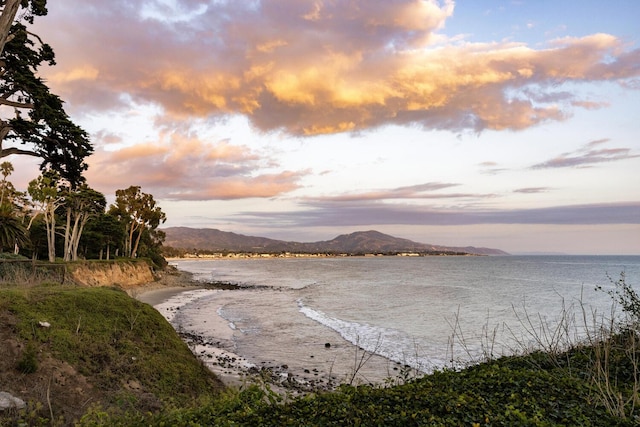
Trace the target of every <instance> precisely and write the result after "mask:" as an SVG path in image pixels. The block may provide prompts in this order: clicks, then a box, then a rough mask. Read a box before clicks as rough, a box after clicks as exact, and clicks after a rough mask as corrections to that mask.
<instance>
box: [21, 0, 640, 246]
mask: <svg viewBox="0 0 640 427" xmlns="http://www.w3.org/2000/svg"><path fill="white" fill-rule="evenodd" d="M48 8H49V14H48V16H46V17H43V18H40V19H38V20H37V21H36V25H34V28H33V29H34V32H35V33H37V34H38V35H40V36H41V37H42V39H43V40H44V41H46V42H48V43H49V44H51V45H52V47H53V48H54V50H55V52H56V58H57V65H56V66H55V67H51V68H48V69H43V70H42V75H43V76H44V77H45V78H46V80H47V82H48V84H49V86H50V87H51V89H52V91H53V92H54V93H56V94H58V95H60V96H61V97H62V98H63V99H64V100H65V102H66V109H67V112H68V113H69V114H70V115H71V117H72V118H73V120H74V121H75V122H76V123H78V124H80V125H81V126H82V127H83V128H84V129H85V130H87V131H88V132H89V133H90V134H91V140H92V142H93V144H94V145H95V150H96V151H95V154H94V155H93V156H91V157H90V158H89V160H88V163H89V164H90V168H89V170H88V172H87V179H88V183H89V185H90V186H91V187H93V188H95V189H97V190H99V191H102V192H103V193H105V194H106V195H107V196H108V197H109V200H110V201H112V200H113V194H114V192H115V190H116V189H119V188H126V187H128V186H130V185H140V186H141V187H142V191H144V192H147V193H151V194H153V195H154V197H155V198H156V200H158V201H159V204H160V206H161V208H162V209H163V211H164V212H165V213H166V214H167V217H168V221H167V222H166V224H165V226H188V227H198V228H200V227H208V228H218V229H221V230H223V231H232V232H236V233H240V234H247V235H256V236H264V237H270V238H276V239H282V240H297V241H317V240H329V239H332V238H333V237H335V236H337V235H338V234H342V233H349V232H353V231H358V230H370V229H375V230H378V231H381V232H384V233H388V234H392V235H394V236H397V237H403V238H408V239H411V240H414V241H418V242H423V243H433V244H441V245H474V246H486V247H493V248H499V249H502V250H505V251H507V252H511V253H523V252H563V253H574V254H636V255H639V254H640V25H638V17H640V2H639V1H637V0H611V1H607V2H605V1H600V0H581V1H575V0H555V1H550V0H522V1H482V0H480V1H477V0H464V1H463V0H461V1H455V2H454V1H447V0H440V1H437V0H251V1H242V0H233V1H232V0H206V1H205V0H140V1H124V0H110V1H104V0H100V1H99V0H55V1H49V2H48ZM9 160H10V161H12V162H13V163H14V165H15V166H16V172H15V173H14V175H13V176H12V177H11V178H12V180H13V182H14V184H16V186H17V187H19V185H22V186H25V187H26V182H27V181H28V180H30V179H33V178H35V177H36V176H37V174H38V171H37V167H36V166H35V162H34V160H31V159H18V158H15V157H12V158H9Z"/></svg>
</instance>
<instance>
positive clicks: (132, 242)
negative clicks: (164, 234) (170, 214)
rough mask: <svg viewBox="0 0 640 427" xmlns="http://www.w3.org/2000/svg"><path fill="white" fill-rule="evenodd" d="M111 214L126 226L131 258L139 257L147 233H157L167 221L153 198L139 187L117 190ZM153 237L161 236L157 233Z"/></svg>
mask: <svg viewBox="0 0 640 427" xmlns="http://www.w3.org/2000/svg"><path fill="white" fill-rule="evenodd" d="M109 214H111V215H114V216H116V217H117V218H118V219H119V220H120V221H122V222H123V223H124V224H125V225H126V229H127V235H126V240H125V254H126V256H128V257H130V258H135V257H136V256H138V247H139V245H140V240H141V239H142V236H143V235H144V233H145V231H149V232H153V231H155V230H156V229H157V228H158V226H159V225H160V224H162V223H164V222H165V221H166V219H167V218H166V215H165V214H164V212H162V209H160V207H159V206H156V201H155V200H154V198H153V196H152V195H151V194H148V193H143V192H142V191H141V189H140V187H139V186H134V185H132V186H130V187H129V188H127V189H124V190H116V202H115V204H114V205H111V207H110V209H109ZM151 237H152V238H154V237H161V235H159V234H157V233H156V235H155V236H154V235H151ZM160 243H161V242H160Z"/></svg>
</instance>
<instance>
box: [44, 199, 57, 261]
mask: <svg viewBox="0 0 640 427" xmlns="http://www.w3.org/2000/svg"><path fill="white" fill-rule="evenodd" d="M55 215H56V213H55V209H51V208H50V207H49V208H48V211H47V212H45V225H46V228H47V246H48V255H49V262H55V261H56V216H55Z"/></svg>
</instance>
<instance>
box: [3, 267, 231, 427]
mask: <svg viewBox="0 0 640 427" xmlns="http://www.w3.org/2000/svg"><path fill="white" fill-rule="evenodd" d="M112 264H115V263H112ZM127 265H129V264H126V265H125V266H127ZM6 268H7V266H5V265H0V269H3V270H2V272H3V273H5V272H6V271H5V270H6ZM103 270H104V269H103V268H102V264H97V271H98V273H99V274H101V273H102V272H103ZM70 274H71V273H70ZM2 278H3V279H5V277H4V276H3V277H2ZM54 279H57V278H55V277H54ZM45 280H46V278H45ZM16 283H17V281H16ZM0 326H1V327H0V342H2V345H0V392H2V393H5V396H6V393H8V394H9V395H11V396H14V397H15V398H18V399H21V400H22V401H24V402H25V403H26V405H27V407H26V409H25V411H26V412H25V413H23V414H22V415H20V414H17V413H16V412H13V411H2V410H0V425H2V426H4V425H6V426H9V425H56V426H62V425H65V426H66V425H74V423H73V420H74V419H75V420H77V419H79V418H80V417H81V416H83V415H84V414H86V413H87V412H88V411H90V410H92V408H95V409H96V410H97V409H98V408H100V410H108V411H109V413H111V414H114V415H116V414H123V413H125V412H129V411H135V412H137V413H145V412H149V411H152V412H155V411H159V410H161V409H165V408H167V407H173V406H175V405H178V406H182V405H187V404H193V402H197V401H198V400H199V399H202V398H203V397H207V396H208V397H209V398H211V397H213V396H215V395H217V394H219V393H220V392H221V391H222V390H223V388H224V386H223V384H222V382H221V381H220V380H219V379H218V378H217V377H216V376H215V375H214V374H213V373H212V372H211V371H210V370H208V369H207V368H206V367H205V366H204V365H203V364H202V363H201V362H200V361H199V360H198V359H197V358H196V357H195V356H194V355H193V353H192V352H191V349H190V348H189V347H188V346H187V344H186V343H185V342H184V341H182V340H181V338H180V336H179V335H178V334H177V333H176V331H175V330H174V329H173V327H172V326H171V325H170V324H169V323H168V322H167V321H166V320H165V319H164V317H162V315H161V314H160V313H159V312H158V311H156V310H155V309H154V308H153V307H151V306H150V305H147V304H144V303H142V302H139V301H137V300H136V299H134V298H132V297H130V296H129V295H127V293H126V292H124V291H123V290H120V289H117V288H115V287H86V286H78V285H67V284H65V285H62V284H55V280H54V281H48V280H46V281H45V282H44V283H42V284H31V283H20V284H11V283H7V282H6V281H5V280H1V281H0ZM0 400H2V399H0ZM16 417H18V418H21V419H22V420H23V421H26V423H25V424H21V423H17V422H16ZM47 419H51V422H48V421H47ZM14 422H16V423H15V424H14Z"/></svg>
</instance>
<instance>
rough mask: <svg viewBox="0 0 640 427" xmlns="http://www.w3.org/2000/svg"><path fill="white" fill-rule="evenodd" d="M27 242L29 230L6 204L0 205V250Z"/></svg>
mask: <svg viewBox="0 0 640 427" xmlns="http://www.w3.org/2000/svg"><path fill="white" fill-rule="evenodd" d="M27 243H29V232H28V231H27V229H26V228H25V227H24V225H22V223H21V222H20V220H19V219H18V218H16V217H15V216H14V215H13V212H12V211H11V208H10V206H9V205H7V204H3V205H0V252H2V251H3V249H4V248H7V249H10V250H13V249H14V247H16V246H24V245H26V244H27Z"/></svg>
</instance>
